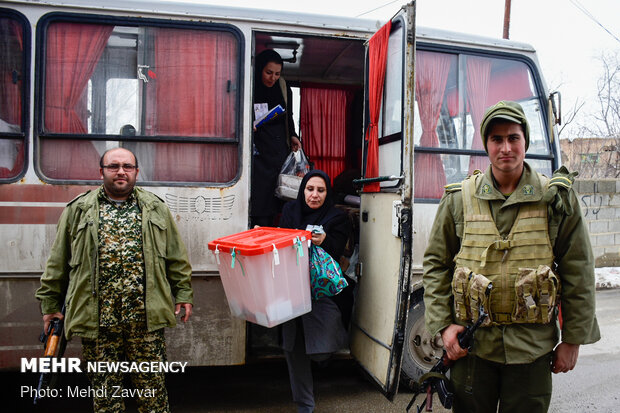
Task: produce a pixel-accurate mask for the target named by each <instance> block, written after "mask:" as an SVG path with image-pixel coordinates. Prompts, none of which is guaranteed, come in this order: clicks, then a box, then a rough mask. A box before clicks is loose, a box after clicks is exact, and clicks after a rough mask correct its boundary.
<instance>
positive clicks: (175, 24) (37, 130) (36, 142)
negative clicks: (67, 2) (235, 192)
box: [32, 11, 246, 188]
mask: <svg viewBox="0 0 620 413" xmlns="http://www.w3.org/2000/svg"><path fill="white" fill-rule="evenodd" d="M51 23H94V24H109V25H115V26H129V27H146V26H148V27H160V28H167V29H181V30H183V29H186V30H202V31H219V32H227V33H230V34H231V35H233V37H234V38H235V40H236V41H237V47H238V49H237V51H238V53H237V55H238V56H237V61H236V64H237V70H236V75H237V84H236V85H235V87H236V88H237V97H236V102H235V105H236V109H237V111H236V119H235V121H234V125H235V135H236V136H235V138H233V139H229V138H222V137H190V136H164V135H159V136H139V137H126V136H121V135H120V134H119V135H106V134H88V135H84V134H59V133H45V131H44V124H43V123H44V120H45V119H44V101H43V98H44V96H45V93H44V90H45V74H46V67H45V65H46V64H45V62H46V53H45V52H46V50H45V48H46V44H47V43H46V42H47V30H48V27H49V25H50V24H51ZM36 35H37V41H36V45H35V50H36V55H35V73H34V76H35V107H34V127H33V133H32V135H33V160H34V162H33V163H34V169H35V172H36V174H37V176H38V177H39V178H40V179H41V180H42V181H43V182H46V183H50V184H58V185H85V186H87V185H91V186H92V185H99V184H100V183H101V181H100V180H77V179H55V178H49V177H47V176H46V175H45V174H44V173H43V172H42V171H41V168H40V148H39V146H40V141H41V139H66V140H86V141H108V142H144V143H171V142H183V143H201V144H205V145H210V144H229V145H236V146H237V170H236V173H235V176H234V177H233V178H232V179H231V180H230V181H228V182H202V181H139V182H138V185H140V186H167V187H188V186H207V187H213V188H225V187H230V186H232V185H233V184H235V183H236V182H237V181H239V179H240V178H241V174H242V169H243V144H244V139H243V136H244V132H245V131H244V124H243V113H244V109H245V108H244V105H243V95H244V85H245V67H244V64H245V43H246V42H245V37H244V34H243V32H242V31H241V29H239V27H237V26H234V25H232V24H228V23H213V22H209V21H188V20H167V19H161V18H148V17H134V16H112V15H101V14H90V13H72V12H56V11H55V12H50V13H47V14H44V15H43V16H41V18H40V19H39V21H38V22H37V31H36ZM95 167H98V166H95Z"/></svg>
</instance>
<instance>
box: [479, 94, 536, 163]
mask: <svg viewBox="0 0 620 413" xmlns="http://www.w3.org/2000/svg"><path fill="white" fill-rule="evenodd" d="M495 119H505V120H507V121H510V122H514V123H518V124H519V125H521V126H522V127H523V135H524V137H525V150H526V151H527V148H528V147H529V146H530V125H529V124H528V123H527V117H526V116H525V112H524V111H523V108H522V107H521V105H519V104H518V103H517V102H512V101H510V100H501V101H499V102H497V103H496V104H495V105H493V106H491V107H490V108H488V109H487V111H486V113H485V114H484V117H483V118H482V122H480V136H481V137H482V144H483V145H484V150H485V151H487V152H488V150H487V129H488V128H489V125H490V124H491V121H493V120H495Z"/></svg>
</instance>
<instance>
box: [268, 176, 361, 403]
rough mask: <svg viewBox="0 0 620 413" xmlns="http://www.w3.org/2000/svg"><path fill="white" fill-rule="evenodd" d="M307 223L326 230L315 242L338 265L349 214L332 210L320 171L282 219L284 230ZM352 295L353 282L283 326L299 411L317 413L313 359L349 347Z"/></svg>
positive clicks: (306, 182) (308, 179) (306, 181)
mask: <svg viewBox="0 0 620 413" xmlns="http://www.w3.org/2000/svg"><path fill="white" fill-rule="evenodd" d="M308 225H321V226H322V227H323V231H324V232H322V233H321V232H319V233H315V232H313V233H312V243H313V244H314V245H318V246H320V247H321V248H323V249H324V250H325V252H327V253H328V254H329V255H331V257H332V258H333V259H334V260H336V261H338V259H339V258H340V256H341V255H342V254H343V252H344V250H345V246H346V243H347V239H348V237H349V233H350V231H351V228H350V225H349V219H348V217H347V215H346V214H345V213H344V212H343V211H341V210H339V209H337V208H335V207H334V200H333V195H332V189H331V185H330V179H329V176H327V174H326V173H325V172H323V171H320V170H312V171H310V172H308V173H307V174H306V175H305V176H304V178H303V180H302V181H301V186H300V187H299V193H298V195H297V200H295V201H291V202H289V203H287V204H286V205H285V206H284V209H283V211H282V218H281V219H280V226H281V227H283V228H296V229H306V227H307V226H308ZM352 291H353V282H352V281H351V280H349V286H348V287H346V288H345V289H344V290H343V291H341V292H340V294H338V295H336V296H335V297H321V298H319V299H318V300H312V311H310V312H309V313H307V314H304V315H302V316H299V317H297V318H294V319H293V320H290V321H287V322H286V323H284V324H283V325H282V348H283V349H284V355H285V357H286V362H287V365H288V371H289V378H290V382H291V391H292V393H293V401H294V402H295V404H296V405H297V412H298V413H311V412H313V411H314V391H313V387H314V386H313V380H312V368H311V360H314V361H317V362H323V361H325V360H327V359H328V358H329V357H330V356H331V354H333V353H334V352H336V351H338V350H341V349H345V348H348V344H349V343H348V334H347V325H348V322H349V318H350V315H351V307H352V305H353V293H352Z"/></svg>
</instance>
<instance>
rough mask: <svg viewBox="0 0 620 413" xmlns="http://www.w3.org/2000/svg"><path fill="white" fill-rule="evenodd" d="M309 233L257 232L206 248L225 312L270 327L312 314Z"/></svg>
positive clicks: (286, 230) (239, 235) (260, 229)
mask: <svg viewBox="0 0 620 413" xmlns="http://www.w3.org/2000/svg"><path fill="white" fill-rule="evenodd" d="M310 238H311V234H310V232H309V231H303V230H297V229H287V228H271V227H260V228H255V229H251V230H248V231H244V232H240V233H238V234H233V235H228V236H226V237H222V238H218V239H216V240H213V241H211V242H209V249H210V250H211V251H213V253H214V254H215V258H216V261H217V263H218V267H219V270H220V276H221V280H222V285H223V286H224V292H225V293H226V299H227V300H228V306H229V307H230V312H231V313H232V314H233V315H234V316H236V317H240V318H243V319H245V320H247V321H251V322H253V323H256V324H260V325H262V326H265V327H273V326H276V325H278V324H281V323H283V322H285V321H288V320H290V319H292V318H295V317H298V316H300V315H302V314H305V313H307V312H309V311H310V310H311V308H312V307H311V302H310V275H309V264H308V262H309V261H308V244H309V240H310Z"/></svg>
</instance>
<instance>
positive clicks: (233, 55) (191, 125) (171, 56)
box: [147, 29, 237, 182]
mask: <svg viewBox="0 0 620 413" xmlns="http://www.w3.org/2000/svg"><path fill="white" fill-rule="evenodd" d="M236 61H237V46H236V42H235V41H234V38H233V37H232V36H231V35H230V34H228V33H217V32H208V31H198V30H178V29H157V30H156V37H155V67H154V68H153V69H152V71H153V73H154V75H155V78H154V79H152V80H151V84H155V86H156V87H155V95H156V97H155V102H153V100H152V99H149V102H151V103H155V105H154V107H149V108H148V109H147V111H148V113H147V119H150V122H151V125H147V131H149V133H151V134H153V135H171V136H210V137H225V138H231V139H233V138H234V137H235V126H236V125H235V119H236V114H235V108H236V92H235V87H236V85H237V79H236V72H235V64H234V63H235V62H236ZM149 86H150V85H149ZM236 164H237V145H222V144H202V143H195V144H187V143H159V144H157V146H156V155H155V166H154V179H155V180H160V181H189V182H226V181H229V180H232V179H233V178H234V175H235V174H236V170H237V168H236Z"/></svg>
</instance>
